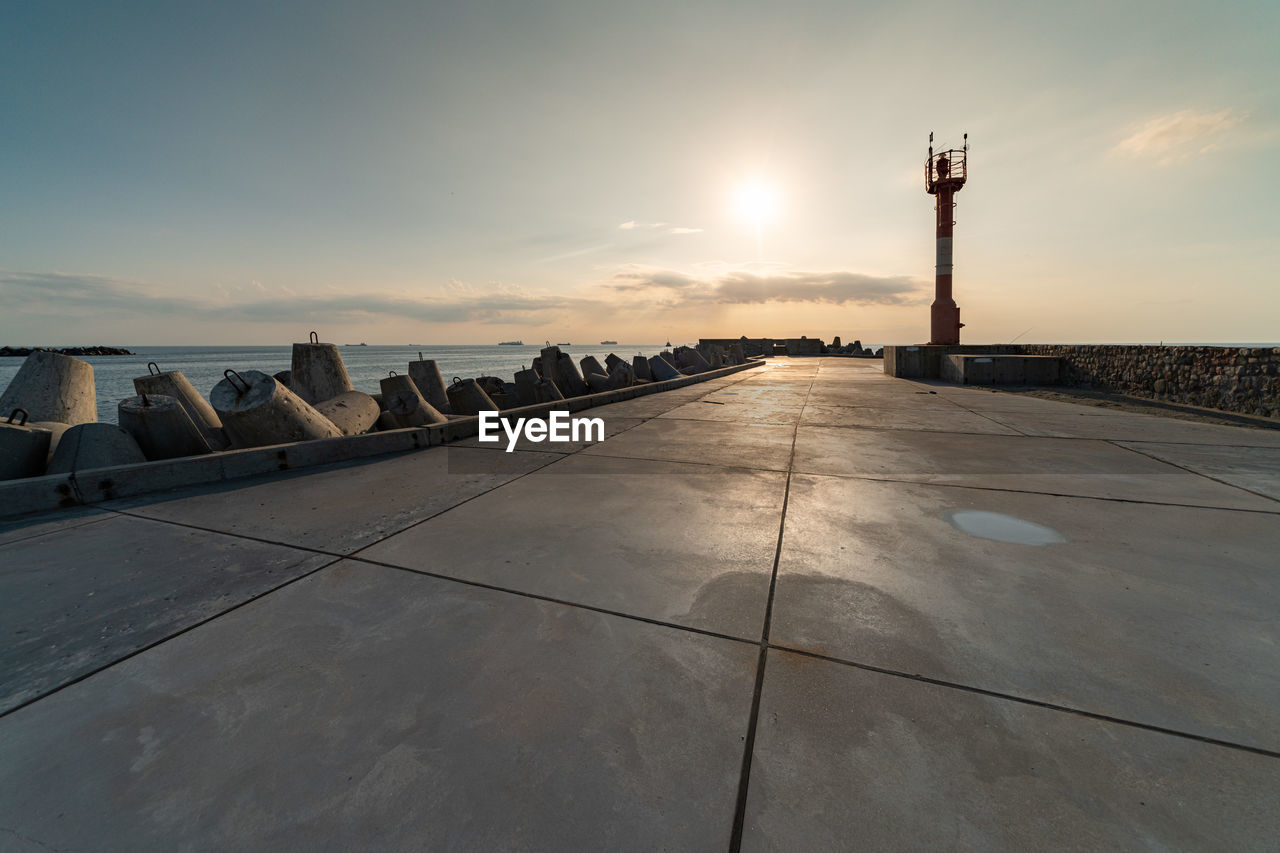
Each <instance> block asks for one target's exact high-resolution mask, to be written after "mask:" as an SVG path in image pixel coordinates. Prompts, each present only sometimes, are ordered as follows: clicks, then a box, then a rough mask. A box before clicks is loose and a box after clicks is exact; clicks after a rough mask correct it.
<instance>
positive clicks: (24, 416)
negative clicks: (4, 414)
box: [7, 409, 27, 426]
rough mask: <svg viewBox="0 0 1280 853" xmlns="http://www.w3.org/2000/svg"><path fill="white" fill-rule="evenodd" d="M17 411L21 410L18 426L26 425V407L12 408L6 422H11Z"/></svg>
mask: <svg viewBox="0 0 1280 853" xmlns="http://www.w3.org/2000/svg"><path fill="white" fill-rule="evenodd" d="M18 412H22V420H20V421H18V426H26V425H27V410H26V409H14V410H13V411H12V412H10V413H9V420H8V421H7V423H13V419H14V418H16V417H17V416H18Z"/></svg>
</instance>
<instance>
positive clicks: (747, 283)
mask: <svg viewBox="0 0 1280 853" xmlns="http://www.w3.org/2000/svg"><path fill="white" fill-rule="evenodd" d="M609 285H610V286H611V288H612V289H614V290H620V291H623V292H635V291H644V292H646V293H647V294H648V297H649V298H650V299H652V300H654V301H655V302H656V303H658V304H660V305H662V306H664V307H680V306H687V305H699V304H703V305H705V304H710V303H719V304H732V305H759V304H763V303H766V302H811V303H826V304H831V305H848V304H854V305H907V304H913V303H916V302H919V301H920V299H921V298H922V294H923V293H924V291H925V289H926V287H927V285H926V284H925V283H922V282H920V281H917V280H915V279H912V278H910V277H908V276H874V275H867V274H864V273H855V272H847V271H831V272H805V271H783V270H775V271H766V272H759V271H755V270H746V269H728V270H724V271H721V272H718V273H710V274H706V275H690V274H687V273H682V272H678V271H675V270H665V269H658V268H653V267H642V266H638V265H632V266H628V267H624V268H622V269H621V270H619V271H618V272H617V273H615V274H614V275H613V277H612V278H611V279H610V281H609Z"/></svg>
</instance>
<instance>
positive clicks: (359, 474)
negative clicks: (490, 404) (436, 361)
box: [108, 447, 561, 554]
mask: <svg viewBox="0 0 1280 853" xmlns="http://www.w3.org/2000/svg"><path fill="white" fill-rule="evenodd" d="M560 456H561V455H560V454H558V453H545V452H544V453H522V452H520V451H516V452H515V453H493V452H491V451H489V450H482V449H480V448H466V447H433V448H430V449H429V450H422V451H418V452H416V453H409V454H403V455H396V456H390V457H382V458H379V459H377V460H374V461H361V462H358V463H347V464H344V465H340V466H333V467H329V468H327V469H321V470H316V469H309V470H308V471H305V472H298V473H296V474H291V475H288V476H282V477H275V478H254V479H252V480H241V481H236V482H232V483H226V484H220V485H216V486H199V487H195V488H192V489H184V490H181V491H177V492H173V493H169V494H162V495H150V496H146V497H141V498H134V499H130V500H126V501H118V502H112V503H110V504H108V506H110V507H112V508H115V509H122V510H127V511H128V512H129V513H131V514H135V515H141V516H145V517H147V518H158V519H164V520H168V521H177V522H181V523H183V524H191V525H194V526H196V527H204V528H207V529H215V530H221V531H224V532H227V533H236V534H239V535H243V536H254V537H258V538H262V539H267V540H270V541H273V542H281V543H284V544H288V545H298V546H302V547H306V548H314V549H316V550H320V551H327V552H329V553H333V554H350V553H353V552H355V551H357V550H359V549H360V548H363V547H364V546H366V545H368V544H370V543H372V542H377V541H378V540H380V539H382V538H384V537H386V536H389V535H391V534H392V533H396V532H398V531H400V530H403V529H404V528H406V527H408V526H410V525H412V524H416V523H417V522H419V521H421V520H422V519H424V518H429V517H430V516H433V515H435V514H437V513H439V512H443V511H444V510H446V509H448V508H450V507H452V506H455V505H457V504H459V503H461V502H463V501H465V500H469V499H471V498H473V497H475V496H476V495H479V494H482V493H484V492H487V491H489V490H490V489H493V488H496V487H497V486H500V485H502V484H503V483H506V482H508V481H510V480H513V479H515V478H516V477H519V476H522V475H523V474H526V473H528V472H529V471H532V470H534V469H535V468H538V467H540V466H542V465H545V464H547V463H548V462H551V461H553V460H555V459H559V458H560Z"/></svg>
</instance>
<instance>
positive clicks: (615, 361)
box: [604, 353, 622, 373]
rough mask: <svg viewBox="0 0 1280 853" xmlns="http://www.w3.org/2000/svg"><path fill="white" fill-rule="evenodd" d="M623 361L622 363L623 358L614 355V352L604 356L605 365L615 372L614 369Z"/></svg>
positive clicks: (611, 371)
mask: <svg viewBox="0 0 1280 853" xmlns="http://www.w3.org/2000/svg"><path fill="white" fill-rule="evenodd" d="M621 363H622V359H620V358H618V356H616V355H614V354H613V353H609V354H608V355H606V356H605V357H604V366H605V367H606V368H607V369H608V371H609V372H610V373H613V369H614V368H615V367H617V366H618V365H619V364H621Z"/></svg>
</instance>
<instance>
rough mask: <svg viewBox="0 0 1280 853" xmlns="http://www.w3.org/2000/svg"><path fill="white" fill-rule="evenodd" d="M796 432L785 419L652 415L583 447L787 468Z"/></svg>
mask: <svg viewBox="0 0 1280 853" xmlns="http://www.w3.org/2000/svg"><path fill="white" fill-rule="evenodd" d="M794 432H795V427H793V426H787V425H784V424H732V423H718V422H714V421H689V420H677V419H674V418H654V419H653V420H651V421H648V422H647V423H644V424H641V425H640V426H638V427H636V428H635V429H630V430H627V431H626V432H624V433H622V434H621V435H618V436H615V437H613V438H611V439H609V440H608V441H606V442H604V443H603V444H597V445H593V446H592V447H588V448H587V449H586V450H584V451H582V452H583V453H584V454H586V455H601V456H621V457H628V458H632V459H656V460H663V461H668V462H697V463H702V464H706V465H724V466H734V467H744V468H760V469H764V470H769V471H785V470H787V465H788V462H789V460H790V458H791V440H792V435H793V433H794Z"/></svg>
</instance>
